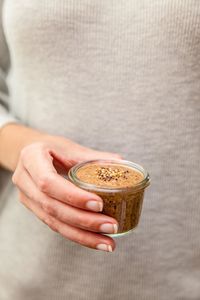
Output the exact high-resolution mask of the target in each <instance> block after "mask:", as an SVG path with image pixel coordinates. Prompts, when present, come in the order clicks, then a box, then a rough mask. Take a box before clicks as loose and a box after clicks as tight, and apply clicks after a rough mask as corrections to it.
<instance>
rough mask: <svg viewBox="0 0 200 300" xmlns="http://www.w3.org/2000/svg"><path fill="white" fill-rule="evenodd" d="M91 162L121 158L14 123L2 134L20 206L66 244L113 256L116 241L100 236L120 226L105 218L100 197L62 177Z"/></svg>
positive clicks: (3, 159) (0, 149) (1, 151)
mask: <svg viewBox="0 0 200 300" xmlns="http://www.w3.org/2000/svg"><path fill="white" fill-rule="evenodd" d="M91 159H122V157H121V155H119V154H117V153H110V152H102V151H97V150H93V149H91V148H87V147H83V146H81V145H79V144H77V143H75V142H73V141H71V140H69V139H66V138H64V137H61V136H53V135H49V134H46V133H44V132H41V131H37V130H34V129H32V128H29V127H26V126H23V125H19V124H15V123H10V124H7V125H5V126H4V127H3V128H2V129H1V131H0V165H1V166H2V167H4V168H6V169H9V170H11V171H13V176H12V180H13V183H14V184H15V185H16V186H17V188H18V189H19V200H20V201H21V203H22V204H23V205H25V206H26V207H27V208H28V209H30V210H31V211H32V212H33V213H34V214H35V215H36V216H37V217H38V218H39V219H40V220H42V221H43V222H44V223H45V224H46V225H48V226H49V227H50V228H51V229H52V230H53V231H56V232H58V233H59V234H61V235H62V236H63V237H64V238H66V239H69V240H71V241H74V242H76V243H78V244H80V245H82V246H86V247H89V248H92V249H98V250H103V251H108V252H112V251H114V249H115V247H116V245H115V241H114V240H113V239H112V238H111V237H108V236H105V235H103V234H101V233H116V231H117V226H118V224H117V221H116V220H115V219H114V218H111V217H109V216H106V215H104V214H102V213H101V211H102V208H103V201H102V199H101V198H100V197H99V196H97V195H95V194H94V193H90V192H87V191H84V190H82V189H80V188H78V187H76V186H75V185H74V184H72V183H71V182H69V181H67V180H66V179H65V178H64V177H63V176H61V175H62V174H64V173H65V174H66V173H67V172H68V170H69V168H70V167H71V166H73V165H75V164H76V163H78V162H81V161H84V160H91Z"/></svg>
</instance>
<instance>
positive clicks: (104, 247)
mask: <svg viewBox="0 0 200 300" xmlns="http://www.w3.org/2000/svg"><path fill="white" fill-rule="evenodd" d="M96 249H98V250H103V251H107V252H112V247H111V245H106V244H98V245H97V246H96Z"/></svg>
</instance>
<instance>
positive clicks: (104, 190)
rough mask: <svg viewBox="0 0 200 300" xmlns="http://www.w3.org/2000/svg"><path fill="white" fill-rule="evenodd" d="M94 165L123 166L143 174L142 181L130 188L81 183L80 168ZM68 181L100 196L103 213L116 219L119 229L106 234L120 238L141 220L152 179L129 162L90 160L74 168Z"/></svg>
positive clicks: (139, 167) (69, 174) (136, 165)
mask: <svg viewBox="0 0 200 300" xmlns="http://www.w3.org/2000/svg"><path fill="white" fill-rule="evenodd" d="M88 164H90V165H91V164H94V165H98V166H105V165H108V166H114V167H115V168H116V167H117V166H122V167H125V168H127V169H130V168H132V169H133V170H134V171H136V172H138V173H140V174H142V175H143V176H142V180H141V181H139V182H138V183H137V184H134V185H133V186H129V187H110V186H109V187H108V186H106V187H105V186H100V185H94V184H91V183H88V182H87V183H86V182H83V181H81V180H80V179H79V178H78V177H77V171H78V170H80V168H82V167H84V166H86V165H88ZM68 179H69V180H70V181H71V182H72V183H73V184H75V185H76V186H78V187H79V188H81V189H84V190H86V191H89V192H92V193H95V194H97V195H98V196H100V197H101V198H102V200H103V211H102V213H103V214H105V215H108V216H111V217H113V218H115V219H116V220H117V221H118V224H119V228H118V232H117V233H116V234H105V235H108V236H111V237H119V236H122V235H125V234H127V233H129V232H131V231H132V230H133V229H134V228H135V227H136V226H137V225H138V222H139V219H140V215H141V210H142V203H143V198H144V191H145V188H146V187H147V186H148V185H149V184H150V177H149V174H148V172H147V171H145V170H144V169H143V167H142V166H140V165H138V164H135V163H133V162H130V161H127V160H117V159H115V160H102V159H98V160H89V161H84V162H82V163H79V164H77V165H75V166H73V167H72V168H71V169H70V170H69V172H68Z"/></svg>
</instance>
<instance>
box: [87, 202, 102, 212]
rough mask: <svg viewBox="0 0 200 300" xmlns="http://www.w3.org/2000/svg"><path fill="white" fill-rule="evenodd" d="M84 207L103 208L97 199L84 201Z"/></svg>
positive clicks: (98, 209)
mask: <svg viewBox="0 0 200 300" xmlns="http://www.w3.org/2000/svg"><path fill="white" fill-rule="evenodd" d="M86 207H87V208H89V209H90V210H93V211H102V210H103V203H101V202H99V201H95V200H94V201H93V200H90V201H88V202H87V203H86Z"/></svg>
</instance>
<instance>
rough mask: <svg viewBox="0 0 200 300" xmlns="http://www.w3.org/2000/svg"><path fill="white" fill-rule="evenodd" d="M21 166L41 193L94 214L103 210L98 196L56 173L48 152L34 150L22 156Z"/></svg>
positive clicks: (101, 201)
mask: <svg viewBox="0 0 200 300" xmlns="http://www.w3.org/2000/svg"><path fill="white" fill-rule="evenodd" d="M33 156H34V157H33ZM23 165H24V168H25V169H26V171H27V172H28V173H29V175H30V176H31V178H32V180H33V181H34V182H35V184H36V186H37V187H38V189H39V190H40V191H41V192H43V193H45V194H47V195H49V196H50V197H52V198H55V199H57V200H59V201H62V202H64V203H67V204H69V205H71V206H74V207H78V208H82V209H86V210H91V211H95V212H99V211H102V210H103V200H102V199H101V198H100V197H99V196H97V195H96V194H94V193H90V192H87V191H85V190H82V189H80V188H78V187H77V186H75V185H74V184H73V183H71V182H69V181H68V180H66V179H65V178H64V177H62V176H60V175H59V174H58V173H57V171H56V169H55V168H54V165H53V158H52V156H51V155H50V153H49V152H48V151H42V150H41V149H34V152H29V155H27V156H24V158H23Z"/></svg>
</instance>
